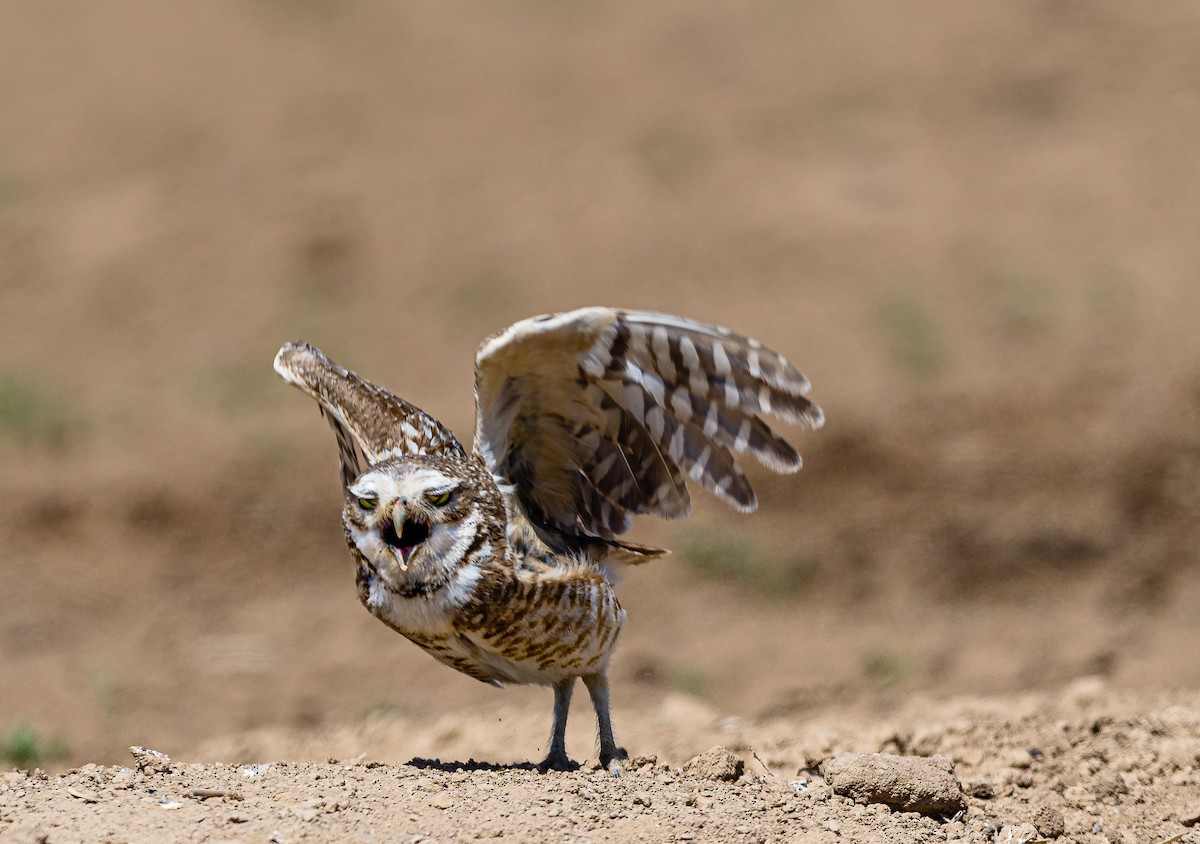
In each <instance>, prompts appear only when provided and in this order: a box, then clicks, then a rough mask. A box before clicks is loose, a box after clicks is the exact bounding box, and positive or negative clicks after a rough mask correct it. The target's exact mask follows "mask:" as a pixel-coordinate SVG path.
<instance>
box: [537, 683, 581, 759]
mask: <svg viewBox="0 0 1200 844" xmlns="http://www.w3.org/2000/svg"><path fill="white" fill-rule="evenodd" d="M574 690H575V678H574V677H568V678H567V679H565V680H559V681H558V682H557V683H555V684H554V724H553V725H552V726H551V727H550V752H549V753H547V754H546V758H545V759H543V760H542V761H541V763H540V764H539V765H538V768H539V769H540V770H542V771H574V770H575V769H576V768H578V767H579V766H578V765H576V764H575V763H574V762H572V761H571V760H570V758H568V756H567V713H568V712H569V711H570V709H571V692H573V691H574Z"/></svg>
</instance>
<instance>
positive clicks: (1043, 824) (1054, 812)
mask: <svg viewBox="0 0 1200 844" xmlns="http://www.w3.org/2000/svg"><path fill="white" fill-rule="evenodd" d="M1033 825H1034V826H1035V827H1037V831H1038V833H1040V834H1041V836H1042V837H1043V838H1058V837H1059V836H1060V835H1062V834H1063V833H1064V832H1066V831H1067V826H1066V821H1064V820H1063V814H1062V812H1060V811H1059V810H1058V809H1055V808H1054V807H1053V806H1043V807H1042V808H1041V809H1038V812H1037V814H1036V815H1034V816H1033Z"/></svg>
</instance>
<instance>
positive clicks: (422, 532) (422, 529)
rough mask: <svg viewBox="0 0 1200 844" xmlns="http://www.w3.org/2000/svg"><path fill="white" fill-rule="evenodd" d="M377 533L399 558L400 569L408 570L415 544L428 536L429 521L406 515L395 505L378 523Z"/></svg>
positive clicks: (418, 543)
mask: <svg viewBox="0 0 1200 844" xmlns="http://www.w3.org/2000/svg"><path fill="white" fill-rule="evenodd" d="M379 535H380V536H381V537H382V538H383V541H384V542H386V543H387V544H388V546H389V547H390V548H392V550H393V551H395V552H396V554H397V556H398V557H399V558H400V570H401V571H408V560H409V557H411V556H412V554H413V551H415V550H416V548H417V546H418V545H420V544H421V543H422V542H424V541H425V540H426V539H428V538H429V523H428V522H426V521H424V520H423V519H418V518H415V517H410V516H406V515H405V513H404V511H403V509H402V508H401V507H400V506H399V505H397V506H396V507H394V508H392V512H391V514H390V515H389V517H388V518H386V519H384V521H383V522H382V523H381V524H380V525H379Z"/></svg>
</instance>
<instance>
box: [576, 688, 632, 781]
mask: <svg viewBox="0 0 1200 844" xmlns="http://www.w3.org/2000/svg"><path fill="white" fill-rule="evenodd" d="M583 684H584V685H585V686H587V690H588V694H589V695H591V697H592V706H594V707H595V708H596V727H597V731H598V732H599V735H600V764H601V765H602V766H604V767H605V768H607V769H608V770H609V772H610V773H611V774H612V775H613V776H614V777H619V776H620V775H621V766H620V764H618V763H619V762H620V761H621V760H623V759H628V758H629V754H627V753H626V752H625V748H623V747H617V742H616V740H614V739H613V731H612V716H611V715H610V714H609V711H608V675H607V674H588V675H587V676H586V677H584V678H583Z"/></svg>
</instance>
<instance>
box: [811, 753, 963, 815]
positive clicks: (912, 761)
mask: <svg viewBox="0 0 1200 844" xmlns="http://www.w3.org/2000/svg"><path fill="white" fill-rule="evenodd" d="M822 775H823V776H824V777H825V780H826V782H828V783H829V785H830V787H832V788H833V791H834V793H835V794H840V795H842V796H844V797H849V798H850V799H852V800H855V801H857V802H859V803H884V804H886V805H888V806H890V807H892V808H893V809H899V810H901V811H905V812H920V813H922V814H927V815H950V814H953V813H954V812H956V811H958V810H959V809H963V808H965V807H966V800H965V797H964V795H963V790H962V785H961V784H960V783H959V781H958V780H957V779H956V778H955V776H954V775H953V774H952V773H949V772H947V771H946V770H945V769H944V768H942V767H939V766H938V765H937V764H933V763H931V762H930V761H929V760H928V759H925V758H923V757H919V756H893V755H892V754H890V753H844V754H842V755H841V756H838V757H837V758H835V759H833V760H830V761H829V762H826V763H825V764H824V765H823V766H822Z"/></svg>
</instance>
